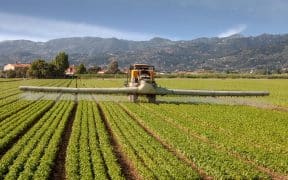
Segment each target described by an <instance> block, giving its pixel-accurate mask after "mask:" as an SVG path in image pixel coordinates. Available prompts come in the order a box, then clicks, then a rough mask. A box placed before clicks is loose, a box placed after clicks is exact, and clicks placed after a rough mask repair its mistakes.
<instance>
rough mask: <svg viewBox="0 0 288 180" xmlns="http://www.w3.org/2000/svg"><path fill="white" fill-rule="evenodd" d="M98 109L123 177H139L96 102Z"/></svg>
mask: <svg viewBox="0 0 288 180" xmlns="http://www.w3.org/2000/svg"><path fill="white" fill-rule="evenodd" d="M98 110H99V112H100V117H101V118H102V120H103V122H104V124H105V127H106V129H107V132H108V134H109V137H110V143H111V145H112V147H113V151H114V154H115V155H116V158H117V161H118V163H119V164H120V166H121V171H122V174H123V175H124V176H125V179H132V180H134V179H141V177H140V175H139V174H138V172H137V170H136V168H135V167H134V166H133V163H132V162H131V161H130V160H129V158H128V157H127V156H126V155H125V153H124V152H123V150H122V148H121V145H120V144H119V143H118V141H117V139H116V137H115V136H114V135H113V131H112V129H111V127H110V125H109V123H108V121H107V119H106V117H105V114H104V112H103V110H102V109H101V106H100V105H99V104H98Z"/></svg>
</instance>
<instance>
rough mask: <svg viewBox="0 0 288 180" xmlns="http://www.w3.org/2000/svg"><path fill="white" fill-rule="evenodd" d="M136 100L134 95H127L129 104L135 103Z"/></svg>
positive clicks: (136, 97)
mask: <svg viewBox="0 0 288 180" xmlns="http://www.w3.org/2000/svg"><path fill="white" fill-rule="evenodd" d="M137 99H138V96H137V95H136V94H130V95H129V101H130V102H136V101H137Z"/></svg>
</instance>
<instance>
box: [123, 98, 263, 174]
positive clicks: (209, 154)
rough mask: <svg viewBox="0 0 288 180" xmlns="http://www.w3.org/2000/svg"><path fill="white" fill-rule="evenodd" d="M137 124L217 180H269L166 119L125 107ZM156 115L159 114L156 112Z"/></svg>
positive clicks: (135, 107)
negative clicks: (260, 179) (252, 179)
mask: <svg viewBox="0 0 288 180" xmlns="http://www.w3.org/2000/svg"><path fill="white" fill-rule="evenodd" d="M124 106H125V108H127V109H128V110H129V111H130V112H131V113H132V114H134V116H135V117H137V120H138V121H139V122H141V123H143V124H145V125H146V126H147V128H149V129H151V130H152V131H154V132H155V133H157V134H158V136H159V137H160V138H161V139H162V140H163V141H165V142H167V143H168V144H170V145H171V146H172V147H173V148H175V149H176V150H177V151H180V152H182V153H183V154H185V156H186V157H187V158H189V159H190V160H191V161H193V162H195V164H197V166H199V167H200V168H201V169H203V170H204V171H206V172H207V173H208V174H209V175H211V176H213V177H216V178H259V177H261V178H267V177H268V176H267V175H265V174H263V173H261V172H259V171H258V170H257V169H256V168H255V167H254V166H252V165H250V164H247V163H245V162H243V161H241V160H239V159H238V158H236V157H233V156H229V154H227V153H226V152H225V151H222V150H219V149H216V148H215V147H213V146H211V145H210V144H207V143H205V142H203V141H202V140H200V139H199V138H196V137H194V136H191V135H190V134H188V133H185V132H184V131H183V130H182V129H179V128H178V127H177V126H175V124H173V123H169V121H167V119H166V118H165V117H163V116H159V115H157V113H153V112H152V111H149V110H147V109H145V108H143V107H142V106H139V105H134V104H130V103H127V104H124ZM155 111H156V112H157V110H155Z"/></svg>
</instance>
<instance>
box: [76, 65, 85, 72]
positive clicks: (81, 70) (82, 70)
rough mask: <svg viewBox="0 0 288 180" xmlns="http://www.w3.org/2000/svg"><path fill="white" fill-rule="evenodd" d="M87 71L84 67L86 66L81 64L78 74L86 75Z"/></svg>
mask: <svg viewBox="0 0 288 180" xmlns="http://www.w3.org/2000/svg"><path fill="white" fill-rule="evenodd" d="M86 72H87V71H86V67H85V66H84V64H80V65H79V66H78V68H77V74H85V73H86Z"/></svg>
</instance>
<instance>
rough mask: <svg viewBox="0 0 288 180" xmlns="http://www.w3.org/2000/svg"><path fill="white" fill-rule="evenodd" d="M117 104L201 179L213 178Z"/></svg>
mask: <svg viewBox="0 0 288 180" xmlns="http://www.w3.org/2000/svg"><path fill="white" fill-rule="evenodd" d="M119 106H120V107H121V108H122V109H123V110H124V111H125V112H126V113H127V114H128V115H129V116H130V117H131V118H132V119H134V120H135V122H136V123H137V124H138V125H139V126H140V127H141V128H143V129H144V130H145V131H146V132H147V133H148V134H149V135H150V136H152V137H154V138H155V139H156V140H157V141H158V142H159V143H160V144H162V146H163V147H164V148H165V149H167V150H168V151H169V152H171V153H172V154H174V156H176V157H177V158H178V159H179V160H181V161H183V162H184V163H186V164H187V165H189V166H190V167H191V168H192V169H194V170H196V171H197V172H198V173H199V174H200V176H201V177H202V178H203V179H213V177H212V176H209V175H208V174H207V173H206V172H205V171H204V170H203V169H201V168H199V167H197V165H196V164H195V163H194V162H192V161H191V160H190V159H188V158H187V157H186V156H185V155H184V154H182V153H181V152H180V151H178V150H176V149H174V148H173V147H172V146H171V145H170V144H168V143H167V142H165V141H164V140H162V139H161V138H160V137H159V136H158V135H157V134H156V133H155V132H153V131H152V130H150V129H148V128H147V127H146V126H145V125H144V124H143V123H141V122H140V121H139V120H138V119H137V117H135V115H134V114H133V113H131V112H130V111H129V110H128V109H127V108H125V107H124V106H122V105H121V104H119Z"/></svg>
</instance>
